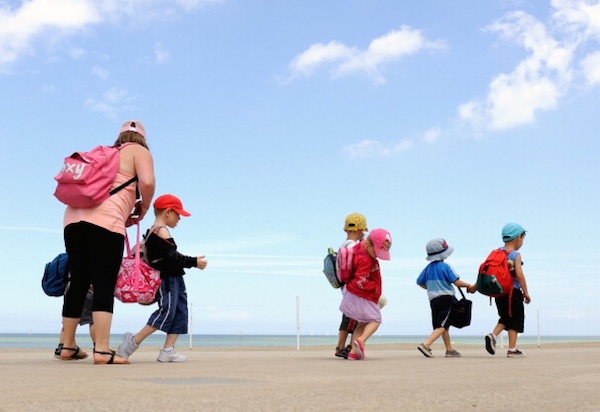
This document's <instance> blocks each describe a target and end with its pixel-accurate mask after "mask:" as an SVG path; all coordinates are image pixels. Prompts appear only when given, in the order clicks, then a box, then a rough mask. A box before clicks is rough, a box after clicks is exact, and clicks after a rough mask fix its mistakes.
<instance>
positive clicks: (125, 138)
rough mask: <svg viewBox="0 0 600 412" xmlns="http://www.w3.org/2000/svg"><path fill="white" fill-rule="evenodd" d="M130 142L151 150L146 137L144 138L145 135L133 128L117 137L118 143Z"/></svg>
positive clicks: (116, 141)
mask: <svg viewBox="0 0 600 412" xmlns="http://www.w3.org/2000/svg"><path fill="white" fill-rule="evenodd" d="M129 142H131V143H137V144H140V145H142V146H144V147H145V148H146V149H148V150H150V148H149V147H148V143H146V139H144V136H142V135H141V134H139V133H137V132H133V131H131V130H128V131H126V132H123V133H121V134H120V135H119V137H117V140H115V144H116V145H118V144H123V143H129Z"/></svg>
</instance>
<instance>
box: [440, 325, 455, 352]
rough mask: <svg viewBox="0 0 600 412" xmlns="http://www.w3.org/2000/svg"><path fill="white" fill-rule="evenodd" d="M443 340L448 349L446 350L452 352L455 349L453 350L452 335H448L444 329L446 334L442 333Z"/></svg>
mask: <svg viewBox="0 0 600 412" xmlns="http://www.w3.org/2000/svg"><path fill="white" fill-rule="evenodd" d="M442 340H443V341H444V346H445V347H446V350H447V351H449V352H452V351H453V350H454V349H453V348H452V341H451V340H450V333H448V330H447V329H444V332H442Z"/></svg>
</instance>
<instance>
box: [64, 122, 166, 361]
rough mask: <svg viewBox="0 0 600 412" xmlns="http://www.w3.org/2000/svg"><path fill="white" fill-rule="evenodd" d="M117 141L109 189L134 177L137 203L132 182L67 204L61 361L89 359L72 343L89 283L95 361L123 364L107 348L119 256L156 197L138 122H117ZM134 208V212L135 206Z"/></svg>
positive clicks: (143, 136)
mask: <svg viewBox="0 0 600 412" xmlns="http://www.w3.org/2000/svg"><path fill="white" fill-rule="evenodd" d="M115 145H119V146H120V164H119V171H118V173H117V177H116V179H115V182H114V184H113V188H114V187H117V186H119V185H121V184H122V183H124V182H126V181H128V180H129V179H131V178H132V177H134V176H137V178H138V180H137V187H138V190H139V193H140V195H141V201H140V202H138V203H136V185H135V184H130V185H128V186H126V187H125V188H124V189H123V190H120V191H119V192H117V193H115V194H113V195H112V196H110V197H109V198H108V199H106V200H105V201H104V202H102V203H101V204H100V205H98V206H94V207H90V208H74V207H70V206H68V207H67V210H66V211H65V216H64V238H65V246H66V250H67V254H68V255H69V266H70V271H71V283H70V285H69V288H68V290H67V292H66V294H65V300H64V305H63V310H62V316H63V329H64V342H63V343H64V345H63V348H62V350H61V351H60V359H61V360H77V359H85V358H87V356H88V355H87V353H85V352H83V351H82V350H81V349H80V348H79V347H78V346H77V343H76V341H75V332H76V329H77V325H78V323H79V318H80V317H81V312H82V309H83V304H84V301H85V297H86V294H87V291H88V289H89V287H90V285H92V286H93V288H94V300H93V305H92V317H93V320H94V327H95V330H96V332H95V334H96V342H95V343H94V363H96V364H126V363H129V361H127V359H123V358H121V357H120V356H117V355H116V354H115V352H114V351H112V350H111V349H110V347H109V338H110V327H111V323H112V314H113V306H114V289H115V283H116V281H117V275H118V273H119V268H120V265H121V259H122V257H123V246H124V242H125V228H126V227H127V226H130V225H132V224H134V223H136V222H138V221H140V220H142V219H143V218H144V215H145V214H146V212H147V211H148V209H149V208H150V205H151V202H152V197H153V196H154V186H155V182H154V162H153V159H152V155H151V154H150V151H149V149H148V145H147V144H146V132H145V129H144V126H143V125H142V123H141V122H139V121H137V120H128V121H126V122H125V123H123V125H122V126H121V130H120V133H119V137H118V138H117V140H116V142H115ZM134 208H135V212H132V210H134Z"/></svg>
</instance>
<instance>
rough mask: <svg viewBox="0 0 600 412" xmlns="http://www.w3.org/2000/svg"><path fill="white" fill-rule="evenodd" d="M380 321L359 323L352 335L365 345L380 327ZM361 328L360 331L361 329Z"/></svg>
mask: <svg viewBox="0 0 600 412" xmlns="http://www.w3.org/2000/svg"><path fill="white" fill-rule="evenodd" d="M379 325H380V323H379V322H368V323H362V322H361V323H359V325H358V326H357V327H356V330H355V331H354V334H353V335H352V338H353V339H354V340H356V341H358V342H359V343H360V344H361V345H364V344H365V342H366V341H367V339H369V338H370V337H371V336H372V335H373V334H374V333H375V332H376V331H377V329H378V328H379ZM361 326H362V328H361ZM359 329H360V331H359ZM353 350H354V349H353Z"/></svg>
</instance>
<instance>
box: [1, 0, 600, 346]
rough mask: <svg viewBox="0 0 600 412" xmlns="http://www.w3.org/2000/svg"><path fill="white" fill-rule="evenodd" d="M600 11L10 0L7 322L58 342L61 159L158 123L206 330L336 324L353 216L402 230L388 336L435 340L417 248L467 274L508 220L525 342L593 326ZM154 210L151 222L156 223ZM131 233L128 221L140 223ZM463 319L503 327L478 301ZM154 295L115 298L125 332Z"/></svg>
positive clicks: (164, 184)
mask: <svg viewBox="0 0 600 412" xmlns="http://www.w3.org/2000/svg"><path fill="white" fill-rule="evenodd" d="M599 41H600V3H599V2H598V1H582V0H570V1H568V0H553V1H533V0H531V1H500V0H490V1H486V2H480V1H475V0H471V1H453V2H448V1H443V0H439V1H432V0H427V1H421V2H418V4H417V2H398V1H397V0H389V1H388V0H382V1H379V0H378V1H337V0H331V1H327V2H323V1H313V0H304V1H301V2H295V1H292V2H281V1H259V0H254V1H250V0H247V1H239V0H212V1H208V0H206V1H203V0H180V1H161V0H144V1H141V0H124V1H120V2H113V1H108V0H106V1H104V0H99V1H91V0H60V1H57V0H52V1H51V0H32V1H27V2H22V1H2V0H0V96H1V100H0V102H1V103H0V105H1V106H0V113H1V114H0V145H1V150H0V155H1V156H2V161H1V162H0V170H1V173H2V176H3V179H2V180H3V183H2V185H3V191H2V192H3V193H4V194H3V202H2V206H0V210H1V212H2V213H0V232H1V234H2V236H1V239H2V240H0V242H1V244H0V250H2V252H1V253H2V259H0V272H1V273H2V276H3V279H4V286H3V291H4V298H3V299H2V303H0V309H1V310H0V332H29V331H31V332H56V331H58V330H59V328H60V308H61V300H60V299H55V298H49V297H46V296H45V295H44V294H43V292H42V290H41V287H40V284H39V283H40V279H41V275H42V270H43V266H44V264H45V263H46V262H47V261H49V260H51V259H52V258H53V257H54V256H55V255H56V254H58V253H59V252H61V251H62V250H63V249H64V246H63V241H62V227H61V223H62V214H63V210H64V209H63V206H62V204H60V203H59V202H58V201H57V200H56V199H55V198H54V197H53V196H52V193H53V191H54V186H55V184H54V180H53V176H54V175H55V174H56V173H57V172H58V169H59V168H60V166H61V164H62V159H63V157H64V156H65V155H67V154H69V153H70V152H73V151H75V150H88V149H91V148H92V147H94V146H96V145H98V144H110V143H112V142H113V141H114V139H115V138H116V135H117V132H118V128H119V125H120V124H121V122H122V121H124V120H125V119H129V118H134V119H139V120H141V121H142V122H144V124H145V126H146V130H147V133H148V136H147V139H148V143H149V145H150V147H151V150H152V153H153V155H154V159H155V167H156V175H157V194H164V193H173V194H176V195H178V196H179V197H180V198H181V199H182V200H183V203H184V206H185V208H186V209H187V210H189V211H191V212H192V216H191V217H189V218H183V219H182V221H181V223H180V225H179V226H178V227H177V228H176V229H175V230H174V231H173V232H172V233H173V235H174V237H175V239H176V240H177V242H178V245H179V248H180V251H181V252H182V253H185V254H189V255H196V254H206V256H207V259H208V262H209V264H208V268H207V269H206V270H205V271H203V272H201V271H198V270H194V269H191V270H189V271H188V274H187V276H186V282H187V285H188V293H189V300H190V302H192V304H193V305H192V314H193V332H194V333H195V334H199V333H204V334H220V333H234V334H237V333H243V334H263V333H273V334H294V333H295V332H296V323H295V322H296V297H297V296H298V297H299V301H300V305H299V307H300V311H299V313H300V322H301V323H300V324H301V333H302V334H331V335H336V334H337V327H338V325H339V320H340V313H339V311H338V305H339V302H340V299H341V297H340V293H339V291H337V290H334V289H333V288H331V287H330V286H329V285H328V283H327V281H326V279H325V277H324V276H323V274H322V272H321V270H322V262H323V257H324V255H325V252H326V249H327V248H328V247H329V246H333V247H338V246H339V244H340V243H341V242H342V241H343V239H344V232H343V231H342V226H343V221H344V218H345V216H346V215H347V214H349V213H352V212H359V213H362V214H364V215H365V216H366V217H367V219H368V223H369V228H371V229H374V228H377V227H384V228H386V229H388V230H389V231H390V232H391V233H392V236H393V240H394V242H393V247H392V250H391V252H392V260H391V261H389V262H383V263H382V273H383V278H384V294H385V295H386V296H387V298H388V300H389V304H388V306H387V307H386V308H385V309H384V310H383V324H382V325H381V327H380V329H379V331H378V333H380V334H382V335H406V334H422V335H426V334H428V333H429V332H430V321H429V316H430V315H429V305H428V302H427V297H426V293H425V292H424V291H423V290H421V289H420V288H419V287H418V286H416V284H415V280H416V278H417V276H418V274H419V273H420V271H421V270H422V269H423V267H424V266H425V264H426V263H427V262H426V261H425V259H424V258H425V244H426V243H427V241H428V240H430V239H431V238H434V237H444V238H446V239H447V241H448V242H449V243H450V244H451V245H453V246H454V247H455V252H454V254H453V255H452V256H451V257H450V258H449V259H448V263H450V264H451V265H452V266H453V267H454V268H455V270H456V271H457V272H458V274H459V275H460V276H461V277H462V279H464V280H467V281H470V282H473V281H474V280H475V277H476V270H477V268H478V266H479V263H480V262H481V261H482V260H483V259H484V258H485V256H486V255H487V253H488V252H489V251H490V250H491V249H492V248H494V247H497V246H500V245H501V242H500V231H501V228H502V226H503V225H504V224H505V223H507V222H513V221H514V222H518V223H520V224H521V225H523V226H524V227H525V228H526V229H527V230H528V232H529V233H528V236H527V238H526V241H525V245H524V247H523V248H522V250H521V252H522V254H523V261H524V262H525V266H524V272H525V276H526V277H527V280H528V283H529V289H530V294H531V297H532V303H531V304H530V305H529V306H527V308H526V315H527V319H526V325H525V333H526V334H529V335H535V334H536V333H537V330H538V321H537V319H538V314H539V328H540V329H539V330H540V332H541V333H542V334H547V335H552V334H562V335H600V329H598V326H597V325H598V324H599V322H600V310H599V309H598V305H597V302H598V299H599V298H600V293H599V292H598V288H597V287H595V285H596V283H597V278H598V275H599V274H600V263H599V259H598V258H599V257H600V253H599V252H600V250H599V246H598V245H599V243H598V240H597V234H598V233H599V232H600V219H598V216H597V210H598V202H599V200H600V199H599V192H598V188H597V182H598V178H599V177H600V166H599V163H598V155H599V154H600V143H598V138H597V133H598V130H599V128H600V116H599V115H600V113H599V111H598V110H599V109H598V108H599V107H600V88H599V86H600V47H599V46H600V45H599ZM151 223H152V221H151V220H150V216H149V217H148V218H146V219H145V220H144V222H143V227H144V228H146V227H148V226H149V225H150V224H151ZM130 234H131V235H134V232H133V231H130ZM470 296H471V299H472V300H473V301H474V305H475V307H474V311H475V312H474V317H473V323H472V326H471V327H470V328H467V329H463V330H460V331H455V332H454V333H455V334H468V335H478V334H485V333H488V332H489V331H490V330H491V328H492V327H493V325H494V324H495V322H496V314H495V308H494V307H490V306H489V300H488V298H486V297H484V296H482V295H470ZM150 312H151V309H149V308H146V307H141V306H139V305H124V304H121V303H120V302H117V303H116V309H115V317H114V323H113V332H114V333H121V332H125V331H127V330H133V331H136V330H138V329H139V328H140V327H141V326H142V325H143V324H144V322H145V321H146V319H147V316H148V315H149V314H150Z"/></svg>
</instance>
